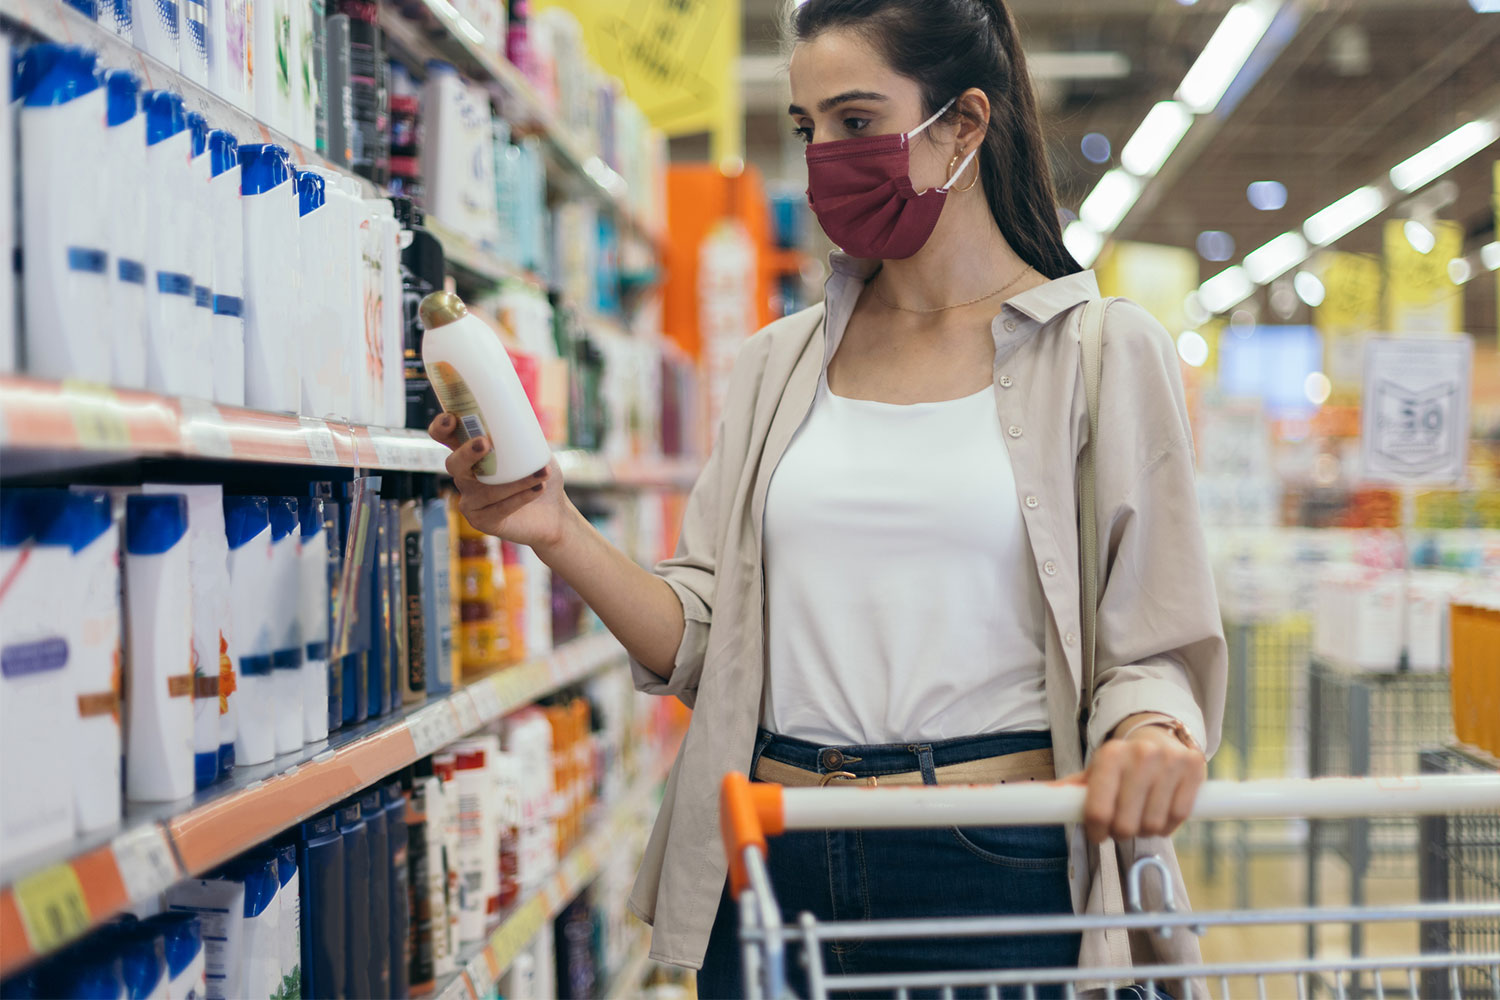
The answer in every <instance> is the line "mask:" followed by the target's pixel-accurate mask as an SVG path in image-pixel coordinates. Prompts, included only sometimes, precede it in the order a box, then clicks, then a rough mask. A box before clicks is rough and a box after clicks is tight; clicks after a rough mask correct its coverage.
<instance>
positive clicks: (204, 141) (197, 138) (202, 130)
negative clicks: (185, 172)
mask: <svg viewBox="0 0 1500 1000" xmlns="http://www.w3.org/2000/svg"><path fill="white" fill-rule="evenodd" d="M187 123H188V131H189V132H191V133H192V134H193V155H194V156H195V157H196V156H202V155H203V154H204V153H206V152H208V119H207V118H204V117H203V116H202V115H200V114H199V113H198V112H196V111H189V112H188V116H187Z"/></svg>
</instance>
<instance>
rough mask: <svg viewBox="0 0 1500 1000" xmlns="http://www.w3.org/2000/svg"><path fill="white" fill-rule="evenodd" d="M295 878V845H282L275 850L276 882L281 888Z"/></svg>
mask: <svg viewBox="0 0 1500 1000" xmlns="http://www.w3.org/2000/svg"><path fill="white" fill-rule="evenodd" d="M296 877H297V845H296V844H282V845H281V846H280V847H278V848H277V849H276V881H278V882H280V883H281V884H282V885H283V886H284V885H286V884H287V883H288V882H290V881H291V880H292V879H294V878H296Z"/></svg>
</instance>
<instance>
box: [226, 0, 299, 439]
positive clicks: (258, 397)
mask: <svg viewBox="0 0 1500 1000" xmlns="http://www.w3.org/2000/svg"><path fill="white" fill-rule="evenodd" d="M264 10H265V12H266V13H267V16H269V15H270V13H271V12H272V11H273V10H274V8H273V7H270V6H268V7H266V8H264ZM260 15H261V11H260V10H257V11H256V15H255V16H256V20H257V21H259V20H260ZM240 190H241V193H242V194H243V196H244V197H243V199H242V202H243V207H244V211H245V402H246V404H247V405H249V406H253V407H256V408H258V409H263V410H279V411H283V412H296V411H297V409H298V404H299V403H300V402H301V388H302V386H301V374H300V372H301V365H300V364H299V363H298V354H299V351H300V347H299V345H297V344H295V343H294V342H293V340H292V333H291V325H292V322H293V319H294V316H293V307H292V296H293V294H294V292H293V289H292V282H293V280H294V279H295V276H296V263H295V260H293V261H292V262H291V264H290V266H289V265H288V254H289V253H291V252H292V251H293V250H294V248H295V246H296V241H297V200H296V197H295V194H294V187H293V184H292V176H291V173H290V171H288V169H287V164H286V157H285V155H284V151H283V150H282V149H281V147H280V146H270V145H251V146H241V147H240Z"/></svg>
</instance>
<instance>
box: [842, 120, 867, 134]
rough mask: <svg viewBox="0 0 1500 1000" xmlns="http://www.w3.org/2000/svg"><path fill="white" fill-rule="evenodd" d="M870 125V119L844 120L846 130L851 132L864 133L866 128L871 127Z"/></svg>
mask: <svg viewBox="0 0 1500 1000" xmlns="http://www.w3.org/2000/svg"><path fill="white" fill-rule="evenodd" d="M869 124H870V119H868V118H845V119H844V128H846V129H848V130H849V131H850V132H863V131H864V129H865V126H866V125H869Z"/></svg>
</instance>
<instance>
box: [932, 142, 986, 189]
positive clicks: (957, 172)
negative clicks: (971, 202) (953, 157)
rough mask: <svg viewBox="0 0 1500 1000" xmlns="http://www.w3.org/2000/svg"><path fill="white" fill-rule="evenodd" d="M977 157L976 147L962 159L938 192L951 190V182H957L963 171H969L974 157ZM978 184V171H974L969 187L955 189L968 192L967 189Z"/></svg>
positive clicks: (977, 149) (977, 148) (977, 150)
mask: <svg viewBox="0 0 1500 1000" xmlns="http://www.w3.org/2000/svg"><path fill="white" fill-rule="evenodd" d="M978 155H979V147H978V146H975V147H974V148H973V149H971V150H969V155H968V156H965V157H964V162H962V163H960V164H959V165H958V169H957V170H955V171H954V172H953V176H952V177H950V178H948V180H947V181H946V182H945V183H944V184H943V186H942V187H940V188H938V190H939V191H947V190H949V189H950V188H952V187H953V182H954V181H956V180H958V179H959V178H960V177H962V176H963V175H964V171H965V170H968V169H969V164H970V163H972V162H974V157H976V156H978ZM950 162H951V161H950ZM978 183H979V171H977V170H976V171H974V179H973V180H972V181H970V182H969V187H962V188H957V190H959V191H967V190H969V188H971V187H973V186H974V185H975V184H978Z"/></svg>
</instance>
